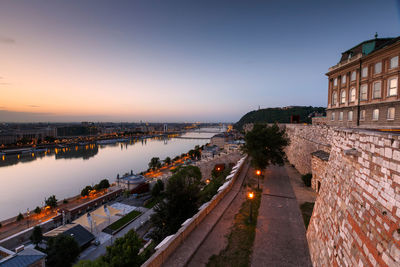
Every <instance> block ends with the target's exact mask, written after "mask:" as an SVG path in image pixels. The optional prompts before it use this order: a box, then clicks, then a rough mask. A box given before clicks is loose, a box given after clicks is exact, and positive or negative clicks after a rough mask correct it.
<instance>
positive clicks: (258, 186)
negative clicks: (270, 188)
mask: <svg viewBox="0 0 400 267" xmlns="http://www.w3.org/2000/svg"><path fill="white" fill-rule="evenodd" d="M256 174H257V178H258V179H257V189H258V190H260V175H261V171H260V170H257V171H256Z"/></svg>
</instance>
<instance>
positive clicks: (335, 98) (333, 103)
mask: <svg viewBox="0 0 400 267" xmlns="http://www.w3.org/2000/svg"><path fill="white" fill-rule="evenodd" d="M336 103H337V94H336V92H333V94H332V105H336Z"/></svg>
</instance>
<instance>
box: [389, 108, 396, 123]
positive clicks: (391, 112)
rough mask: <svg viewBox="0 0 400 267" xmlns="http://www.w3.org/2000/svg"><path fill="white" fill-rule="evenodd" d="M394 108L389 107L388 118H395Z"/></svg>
mask: <svg viewBox="0 0 400 267" xmlns="http://www.w3.org/2000/svg"><path fill="white" fill-rule="evenodd" d="M394 111H395V110H394V108H388V113H387V119H388V120H394Z"/></svg>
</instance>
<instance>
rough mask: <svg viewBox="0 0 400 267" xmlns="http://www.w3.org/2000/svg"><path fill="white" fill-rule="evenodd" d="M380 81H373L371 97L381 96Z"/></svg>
mask: <svg viewBox="0 0 400 267" xmlns="http://www.w3.org/2000/svg"><path fill="white" fill-rule="evenodd" d="M381 88H382V86H381V82H376V83H374V90H373V93H372V98H381V97H382V94H381Z"/></svg>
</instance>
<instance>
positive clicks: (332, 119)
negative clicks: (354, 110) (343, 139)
mask: <svg viewBox="0 0 400 267" xmlns="http://www.w3.org/2000/svg"><path fill="white" fill-rule="evenodd" d="M334 120H335V112H332V114H331V121H334Z"/></svg>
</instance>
